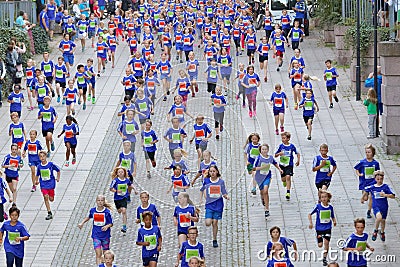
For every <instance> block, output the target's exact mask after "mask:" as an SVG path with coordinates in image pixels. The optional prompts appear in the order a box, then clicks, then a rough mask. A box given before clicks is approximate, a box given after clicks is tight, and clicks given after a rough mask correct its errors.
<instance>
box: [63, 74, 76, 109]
mask: <svg viewBox="0 0 400 267" xmlns="http://www.w3.org/2000/svg"><path fill="white" fill-rule="evenodd" d="M78 97H79V93H78V89H77V88H75V87H74V80H72V79H70V80H68V88H67V89H66V90H65V92H64V97H63V98H64V100H63V101H65V105H66V107H67V116H68V115H71V114H72V115H75V103H76V99H77V98H78Z"/></svg>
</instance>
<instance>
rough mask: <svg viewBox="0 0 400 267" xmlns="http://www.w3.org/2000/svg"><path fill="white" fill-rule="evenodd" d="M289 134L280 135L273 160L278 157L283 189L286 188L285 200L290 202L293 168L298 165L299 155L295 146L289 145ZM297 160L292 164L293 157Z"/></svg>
mask: <svg viewBox="0 0 400 267" xmlns="http://www.w3.org/2000/svg"><path fill="white" fill-rule="evenodd" d="M290 137H291V134H290V133H289V132H283V133H281V140H282V144H280V145H279V147H278V149H277V150H276V152H275V158H276V157H279V167H280V168H281V169H282V171H283V173H282V174H281V179H282V184H283V187H285V188H286V199H287V200H290V190H291V187H292V176H293V166H294V165H296V167H297V166H299V165H300V154H299V153H298V152H297V149H296V146H295V145H293V144H291V143H290ZM293 153H294V154H296V156H297V160H296V163H295V164H294V156H293Z"/></svg>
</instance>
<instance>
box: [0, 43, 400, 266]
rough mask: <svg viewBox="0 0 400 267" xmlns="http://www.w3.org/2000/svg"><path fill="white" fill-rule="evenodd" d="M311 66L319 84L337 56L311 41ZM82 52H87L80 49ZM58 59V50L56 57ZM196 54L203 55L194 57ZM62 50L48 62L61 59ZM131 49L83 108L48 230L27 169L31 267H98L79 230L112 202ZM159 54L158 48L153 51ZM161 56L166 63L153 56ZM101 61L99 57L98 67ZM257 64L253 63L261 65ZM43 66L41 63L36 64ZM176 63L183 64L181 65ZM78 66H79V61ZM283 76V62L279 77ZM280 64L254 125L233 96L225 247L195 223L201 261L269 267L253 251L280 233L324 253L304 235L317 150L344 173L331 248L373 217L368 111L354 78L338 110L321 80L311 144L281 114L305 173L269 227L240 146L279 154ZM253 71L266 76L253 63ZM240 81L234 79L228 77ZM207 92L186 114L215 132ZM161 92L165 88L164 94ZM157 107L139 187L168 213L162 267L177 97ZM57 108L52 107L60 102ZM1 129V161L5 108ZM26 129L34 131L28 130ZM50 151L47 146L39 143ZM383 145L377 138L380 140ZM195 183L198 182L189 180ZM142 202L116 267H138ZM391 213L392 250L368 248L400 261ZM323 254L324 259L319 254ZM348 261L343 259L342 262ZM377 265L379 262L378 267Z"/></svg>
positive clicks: (278, 198)
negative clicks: (364, 183) (361, 177)
mask: <svg viewBox="0 0 400 267" xmlns="http://www.w3.org/2000/svg"><path fill="white" fill-rule="evenodd" d="M300 47H301V49H302V54H303V57H304V58H305V61H306V65H307V67H306V71H305V72H306V73H308V74H310V75H315V76H318V77H320V78H322V74H323V70H324V63H323V62H324V60H325V59H327V58H330V57H332V55H333V53H332V49H331V48H325V47H319V46H318V44H317V39H316V38H315V37H313V36H311V37H310V38H308V39H306V40H305V41H304V42H303V43H301V45H300ZM78 48H80V44H78ZM54 51H55V49H54ZM195 51H196V54H201V53H200V52H198V50H197V49H196V50H195ZM58 54H59V53H52V58H53V60H54V59H55V58H56V57H57V56H58ZM128 55H129V51H128V49H127V47H126V45H125V44H123V45H120V46H119V47H118V49H117V64H116V68H115V69H113V70H112V69H111V68H110V64H108V65H107V67H108V68H107V70H106V73H105V75H102V77H101V78H99V79H98V81H97V84H96V87H97V103H96V104H95V105H94V106H92V105H91V104H88V109H87V110H86V111H83V110H80V107H78V108H77V110H78V112H77V116H76V118H77V120H78V122H79V126H80V130H81V134H80V136H79V140H78V142H79V143H78V151H77V153H78V162H77V165H75V166H72V165H71V166H70V167H69V168H65V167H64V168H63V169H62V174H61V181H60V183H59V184H58V185H57V189H56V201H55V202H54V203H53V205H52V207H53V210H54V211H55V216H54V219H53V220H52V221H51V222H48V221H45V220H44V217H45V216H46V211H45V207H44V205H43V200H42V196H41V194H40V192H35V193H30V192H29V191H30V186H31V184H30V171H29V170H28V168H27V167H24V168H23V170H22V171H21V178H20V184H19V196H18V201H17V204H18V206H19V207H20V208H21V209H22V212H21V221H23V222H24V223H25V224H26V225H27V227H28V229H29V231H30V234H31V239H30V240H29V242H27V243H26V257H25V265H26V266H38V267H45V266H93V265H94V260H95V257H94V251H93V246H92V239H91V238H90V229H91V228H90V223H88V224H86V226H85V227H84V228H83V229H82V230H79V229H78V228H77V227H76V225H77V223H78V222H80V221H81V220H82V218H83V217H85V216H86V214H87V212H88V210H89V208H90V207H92V206H94V204H95V197H96V195H97V194H99V193H105V194H106V196H107V199H108V200H110V201H112V194H111V193H110V192H109V191H108V185H109V183H110V178H109V173H110V171H111V169H112V166H113V165H114V164H115V162H116V158H117V155H118V153H119V152H120V150H121V145H120V144H121V142H120V138H119V136H118V134H117V133H116V129H115V128H116V125H117V124H118V122H119V120H120V119H119V118H117V116H116V112H117V110H119V108H120V105H119V103H120V101H121V99H122V95H123V88H122V86H121V85H120V84H119V80H120V79H121V77H122V76H123V75H124V68H125V66H126V63H127V62H128ZM157 55H159V49H158V50H157ZM291 55H292V52H291V49H287V56H286V60H288V59H290V57H291ZM89 56H92V57H94V56H95V54H94V52H93V49H88V50H87V51H86V52H85V53H84V54H83V53H81V52H78V53H77V55H76V62H86V59H87V57H89ZM156 58H158V56H157V57H156ZM95 61H96V60H95ZM256 61H257V58H256ZM37 62H38V61H37ZM172 63H174V64H176V63H177V62H176V61H175V60H173V62H172ZM238 63H245V64H246V63H247V58H246V57H245V56H244V55H243V56H241V57H239V58H235V59H234V66H237V64H238ZM75 66H76V64H75ZM174 68H175V71H174V76H173V79H172V84H174V82H175V81H176V76H177V70H178V69H179V68H184V66H182V65H179V64H177V65H175V66H174ZM285 68H287V62H285V64H284V67H283V69H285ZM204 69H205V65H204V64H202V66H201V69H200V71H199V80H201V79H202V78H201V74H202V72H203V71H204ZM275 69H276V65H275V62H274V60H272V57H271V60H270V72H269V81H268V83H264V82H263V83H262V86H261V88H260V90H259V93H258V99H257V100H258V103H257V105H258V112H257V114H258V116H257V119H255V120H252V119H249V118H248V115H247V109H243V108H242V107H241V105H240V104H239V102H237V101H236V100H235V99H234V94H233V93H232V92H230V93H229V96H228V103H229V106H228V107H227V111H226V113H225V121H226V122H225V125H224V128H225V130H224V132H223V133H222V135H221V140H220V141H218V142H217V141H215V138H214V137H213V138H212V141H210V143H209V149H210V150H211V151H212V153H213V155H216V157H217V158H218V161H217V163H218V165H219V166H220V169H221V170H222V178H223V179H224V180H225V182H226V185H227V188H228V190H229V195H230V197H231V200H229V201H226V202H225V210H224V215H223V219H222V221H221V223H220V231H219V236H218V239H219V243H220V248H218V249H214V248H212V247H211V239H212V238H211V229H210V228H206V227H205V226H204V207H201V209H202V214H201V217H200V218H201V219H200V222H199V223H198V226H199V229H200V235H199V241H200V242H202V243H203V244H204V245H205V256H206V263H207V266H251V267H257V266H265V264H266V263H265V262H262V261H260V260H258V259H257V253H258V251H259V250H262V249H263V248H264V245H265V244H266V241H267V240H268V239H269V234H268V229H269V228H270V227H271V226H274V225H278V226H280V227H281V229H282V232H283V234H284V235H286V236H288V237H290V238H293V239H295V240H296V242H297V244H298V248H299V250H300V251H303V250H306V249H308V250H316V251H317V252H320V249H317V246H316V244H315V239H314V233H315V232H314V230H309V229H308V220H307V214H308V213H309V212H310V211H311V210H312V208H313V207H314V204H315V202H316V200H317V191H316V189H315V186H314V174H313V173H312V172H311V164H312V160H313V157H314V156H315V155H316V154H317V153H318V150H319V145H320V144H321V143H323V142H326V143H327V144H328V145H329V149H330V154H331V155H333V156H334V157H335V159H336V161H337V164H338V171H337V172H336V173H335V175H334V177H333V182H332V185H331V187H330V190H331V191H332V193H333V200H332V204H333V206H334V208H335V212H336V217H337V221H338V226H337V227H335V228H334V230H333V238H332V241H331V246H332V248H335V247H336V242H337V240H338V239H339V238H346V237H347V236H348V235H349V234H350V233H351V232H352V231H353V226H352V221H353V219H354V218H355V217H358V216H365V210H366V206H365V205H361V204H360V201H359V199H360V193H359V192H358V190H357V184H358V182H357V180H356V177H355V175H354V171H353V168H352V166H353V165H354V163H355V162H356V161H357V160H359V159H361V158H363V157H364V156H363V154H364V151H363V146H364V145H365V144H366V143H367V142H369V141H368V140H367V139H366V136H367V114H366V110H365V108H364V107H363V106H362V105H361V103H360V102H356V101H354V99H355V97H354V95H353V93H352V92H351V91H350V90H348V84H349V82H348V81H349V73H348V70H347V72H343V71H342V70H340V75H341V77H340V79H339V82H340V87H339V90H338V92H339V98H340V102H339V104H338V105H336V104H335V107H334V109H333V110H330V109H328V104H329V103H327V93H326V90H325V85H324V82H323V81H320V82H313V86H314V92H315V95H316V99H317V101H318V103H319V105H320V109H321V111H320V112H319V113H318V115H317V116H316V119H315V121H314V127H313V140H312V141H307V140H306V137H307V132H306V128H305V127H304V122H303V120H302V113H301V111H294V110H293V105H292V104H290V105H289V110H288V111H287V113H286V117H285V119H286V120H285V128H286V130H288V131H290V132H291V133H292V140H291V141H292V142H293V143H294V144H295V145H296V146H297V147H298V148H299V150H300V153H301V156H302V159H301V164H300V166H299V167H298V168H296V169H295V175H294V183H293V187H294V188H293V189H292V190H293V191H292V199H291V200H290V201H289V202H288V201H286V200H285V199H284V193H285V191H284V189H283V187H282V184H281V182H280V179H277V176H276V174H277V173H276V172H275V171H274V173H273V180H272V183H271V188H270V198H271V203H270V206H271V208H270V210H271V217H270V218H269V219H268V221H265V219H264V213H263V207H262V205H261V203H260V200H259V195H258V194H259V192H257V197H255V198H254V197H251V196H250V194H249V185H250V183H251V177H249V176H248V175H245V172H244V165H245V163H244V161H243V145H244V142H245V139H246V137H247V136H248V135H249V134H250V133H251V132H254V131H256V132H259V133H260V134H261V135H262V142H267V143H268V144H269V145H270V150H271V153H273V152H274V151H275V149H276V147H277V145H278V144H279V143H280V137H277V136H275V135H274V133H273V116H272V108H271V107H270V106H269V104H268V103H267V101H266V100H268V99H269V97H270V95H271V93H272V91H273V84H274V83H277V82H279V83H281V84H283V86H284V88H285V89H286V90H285V91H286V93H287V94H288V97H289V100H290V103H292V99H293V98H292V92H291V89H290V81H289V79H288V77H287V73H286V71H284V70H283V71H281V72H276V70H275ZM256 72H257V73H261V72H260V70H259V67H258V63H257V62H256ZM232 76H233V75H232ZM205 88H206V85H205V84H204V83H202V84H201V86H200V93H199V94H197V95H196V97H195V98H191V97H190V96H189V102H188V107H189V111H190V112H191V113H192V114H199V113H201V114H204V115H205V116H206V117H207V119H206V122H207V123H209V125H210V126H211V128H213V124H214V123H213V119H212V108H211V107H209V106H208V104H209V94H208V93H207V92H206V90H205ZM157 90H158V92H159V93H160V92H161V91H162V90H161V88H158V89H157ZM230 90H234V91H237V88H236V82H234V83H231V86H230ZM157 100H158V101H157V102H156V110H155V111H156V115H155V116H154V117H153V118H152V120H153V125H154V126H153V128H154V129H155V131H156V132H157V135H158V137H159V139H160V142H159V143H158V144H157V147H158V151H157V154H156V155H157V156H156V157H157V168H156V169H154V171H152V178H151V179H150V180H148V179H147V178H145V168H144V156H143V153H142V152H141V148H139V146H137V147H136V156H137V159H138V174H137V177H136V181H135V185H136V186H137V187H138V188H139V189H140V190H147V191H149V192H150V194H151V201H152V202H153V203H155V204H156V205H157V206H158V208H159V210H160V212H161V216H162V226H163V228H162V234H163V237H164V245H163V250H162V252H161V254H160V261H159V266H171V265H172V264H173V263H174V262H175V259H176V254H177V252H178V244H177V236H176V230H175V227H174V226H173V220H172V214H173V208H174V206H175V204H174V202H173V201H172V198H171V196H170V195H167V194H166V191H167V188H168V186H169V179H170V175H171V171H164V170H162V167H164V166H167V165H169V164H170V162H171V159H170V156H169V152H168V148H167V144H166V142H165V141H164V140H163V139H162V136H163V134H164V132H165V131H166V130H167V129H168V127H169V126H170V124H169V123H168V122H166V120H165V114H166V113H167V111H168V110H169V108H170V106H171V104H172V97H169V99H168V101H167V102H163V101H159V100H161V99H160V97H158V99H157ZM53 102H54V101H53ZM53 105H55V108H56V110H57V112H58V113H59V119H58V122H57V125H56V130H55V133H59V132H60V131H61V127H62V125H63V124H64V117H65V107H62V106H61V105H58V104H56V103H53ZM2 110H3V112H1V114H0V122H1V125H2V132H1V133H0V150H1V151H0V157H3V156H4V155H5V154H7V153H9V146H10V138H9V137H8V134H7V130H8V125H9V121H10V120H9V116H8V107H5V106H4V107H3V108H2ZM36 115H37V109H35V110H34V111H32V112H29V111H26V109H25V107H24V110H23V115H22V120H21V121H22V122H24V124H25V127H26V128H27V129H31V128H34V129H37V130H40V122H39V121H37V119H36ZM186 120H187V121H188V126H187V127H186V131H187V132H188V135H189V136H190V135H191V134H192V133H193V130H192V124H193V121H190V120H188V118H186ZM27 132H28V130H27ZM40 140H41V141H42V143H44V142H43V139H42V138H40ZM372 142H373V143H374V144H375V145H376V146H378V147H379V146H380V142H381V141H380V140H379V139H374V140H373V141H372ZM56 147H57V148H56V153H54V154H53V155H54V156H52V158H51V160H53V161H54V162H56V163H57V164H58V165H60V166H62V164H63V162H64V152H65V148H64V144H63V140H62V139H56ZM184 148H185V149H186V150H187V151H188V152H189V158H188V159H186V162H188V164H189V168H190V169H191V170H192V171H194V172H195V171H196V167H195V166H196V157H197V156H196V154H195V150H194V145H189V143H188V142H187V140H186V141H185V143H184ZM377 159H378V160H379V161H380V163H381V165H382V167H383V168H384V170H385V172H386V173H387V175H386V178H385V179H386V182H387V183H390V184H391V185H392V186H393V188H394V190H395V191H396V192H399V190H398V188H397V187H398V185H397V183H396V182H397V181H398V178H397V177H398V174H399V172H400V171H399V168H398V167H397V166H396V163H395V162H394V161H392V160H390V159H388V157H386V156H383V155H379V156H377ZM193 177H194V174H190V178H191V179H192V178H193ZM198 189H199V185H197V186H196V187H194V188H190V189H189V190H188V192H189V194H190V196H191V198H192V199H193V200H194V202H195V203H197V202H198V196H199V193H198ZM138 202H139V201H138V197H135V196H133V198H132V203H131V204H130V205H129V207H128V232H127V234H126V235H123V234H122V233H121V232H120V226H121V218H120V217H119V216H118V215H117V213H116V212H114V220H115V222H114V227H113V229H112V239H111V248H112V249H113V250H114V252H115V253H116V262H115V263H116V264H117V265H118V266H122V267H124V266H142V263H141V257H140V248H139V247H138V246H136V244H135V240H136V236H137V226H136V225H134V223H133V218H134V217H135V212H136V207H137V205H138ZM390 205H391V209H390V212H389V217H388V220H387V230H386V233H387V241H386V242H385V244H383V243H382V242H381V241H376V242H371V243H372V246H374V247H375V248H376V252H375V253H374V255H381V254H382V255H383V254H385V255H396V256H397V258H398V257H399V256H400V254H399V252H398V250H397V249H396V248H397V247H398V246H399V243H400V242H399V228H398V226H397V224H398V222H399V219H398V218H399V215H400V208H399V207H398V205H397V203H396V201H394V200H390ZM372 225H373V220H372V219H371V220H368V223H367V227H366V230H367V231H368V232H369V233H370V232H371V231H372V227H373V226H372ZM318 255H319V254H318ZM1 262H5V259H4V253H0V263H1ZM340 262H343V263H344V261H340ZM321 265H322V264H321V263H315V262H311V263H309V262H297V263H296V264H295V266H301V267H302V266H321ZM376 265H377V263H374V264H371V266H376ZM0 266H1V264H0ZM381 266H397V265H396V264H389V263H384V264H381Z"/></svg>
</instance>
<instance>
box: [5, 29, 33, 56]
mask: <svg viewBox="0 0 400 267" xmlns="http://www.w3.org/2000/svg"><path fill="white" fill-rule="evenodd" d="M11 37H15V38H16V39H17V41H18V42H22V43H25V46H26V53H25V54H24V57H23V60H24V61H26V59H27V58H29V57H31V56H32V55H31V51H30V45H29V39H28V35H27V34H26V33H25V32H23V31H21V30H20V29H17V28H6V27H4V28H3V27H0V58H2V59H4V58H5V56H6V51H7V46H8V42H9V41H10V40H11Z"/></svg>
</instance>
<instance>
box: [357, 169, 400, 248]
mask: <svg viewBox="0 0 400 267" xmlns="http://www.w3.org/2000/svg"><path fill="white" fill-rule="evenodd" d="M384 175H385V174H384V172H383V171H375V172H374V176H375V181H376V184H374V185H370V186H367V187H366V188H365V192H364V194H363V197H362V198H361V203H364V201H366V200H368V194H371V197H372V209H373V211H374V215H375V229H374V232H373V234H372V237H371V239H372V241H375V240H376V237H377V236H378V229H379V226H380V227H381V229H380V231H381V240H382V241H385V240H386V236H385V226H386V218H387V215H388V211H389V204H388V198H395V193H394V192H393V190H392V189H391V188H390V186H389V185H387V184H384V183H383V177H384Z"/></svg>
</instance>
